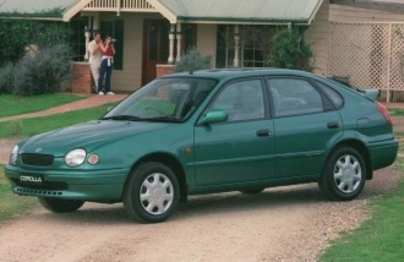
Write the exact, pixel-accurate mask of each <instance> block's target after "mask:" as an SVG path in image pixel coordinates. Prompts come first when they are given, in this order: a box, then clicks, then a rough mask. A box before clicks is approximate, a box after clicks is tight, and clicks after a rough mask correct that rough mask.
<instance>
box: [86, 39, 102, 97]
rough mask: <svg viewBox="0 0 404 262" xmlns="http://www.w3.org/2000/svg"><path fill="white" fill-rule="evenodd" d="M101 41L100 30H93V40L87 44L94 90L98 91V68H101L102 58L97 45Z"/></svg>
mask: <svg viewBox="0 0 404 262" xmlns="http://www.w3.org/2000/svg"><path fill="white" fill-rule="evenodd" d="M101 42H102V38H101V34H100V32H95V33H94V40H93V41H91V42H90V43H89V44H88V51H89V55H90V58H89V63H90V69H91V74H92V76H93V79H94V85H95V90H96V92H97V93H98V92H99V91H100V90H99V85H98V83H99V79H100V69H101V59H102V53H101V49H100V47H99V44H100V43H101Z"/></svg>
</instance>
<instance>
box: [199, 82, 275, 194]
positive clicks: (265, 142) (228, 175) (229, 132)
mask: <svg viewBox="0 0 404 262" xmlns="http://www.w3.org/2000/svg"><path fill="white" fill-rule="evenodd" d="M263 83H264V81H263V80H261V79H255V78H254V79H245V80H239V81H237V82H232V83H230V84H228V85H226V86H225V87H224V88H222V89H221V90H220V93H219V94H218V95H217V96H216V97H215V98H214V99H213V102H211V104H210V106H209V107H208V109H207V110H206V112H205V113H207V112H211V111H215V110H221V111H224V112H225V113H226V114H227V115H228V118H227V120H226V121H225V122H222V123H216V124H209V125H199V126H198V125H197V126H196V127H195V147H194V149H195V175H196V177H195V178H196V183H197V186H199V187H206V186H208V187H209V186H214V187H218V188H219V189H220V186H223V185H241V184H244V183H246V182H251V183H257V182H259V181H263V180H267V179H269V178H270V177H271V175H272V173H273V168H274V163H273V153H274V140H273V136H272V135H273V132H274V123H273V121H272V120H271V119H269V118H268V110H267V108H268V107H267V106H266V105H267V100H266V99H267V96H266V95H265V93H266V92H267V90H265V89H264V87H263Z"/></svg>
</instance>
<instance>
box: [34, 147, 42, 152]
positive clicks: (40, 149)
mask: <svg viewBox="0 0 404 262" xmlns="http://www.w3.org/2000/svg"><path fill="white" fill-rule="evenodd" d="M42 151H43V148H40V147H39V148H37V149H35V153H40V152H42Z"/></svg>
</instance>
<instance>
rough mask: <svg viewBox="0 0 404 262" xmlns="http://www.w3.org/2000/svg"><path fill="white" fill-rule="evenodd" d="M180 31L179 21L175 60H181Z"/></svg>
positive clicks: (179, 24)
mask: <svg viewBox="0 0 404 262" xmlns="http://www.w3.org/2000/svg"><path fill="white" fill-rule="evenodd" d="M181 44H182V32H181V23H178V24H177V58H176V62H177V63H178V62H179V61H181V52H182V46H181Z"/></svg>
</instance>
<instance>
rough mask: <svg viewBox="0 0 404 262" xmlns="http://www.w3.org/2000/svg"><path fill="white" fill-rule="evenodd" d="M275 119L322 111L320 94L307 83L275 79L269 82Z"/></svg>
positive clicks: (297, 80) (296, 80)
mask: <svg viewBox="0 0 404 262" xmlns="http://www.w3.org/2000/svg"><path fill="white" fill-rule="evenodd" d="M269 87H270V89H271V94H272V97H273V106H274V111H275V112H274V115H275V116H276V117H282V116H292V115H302V114H309V113H317V112H322V111H324V105H323V99H322V97H321V95H320V93H319V92H318V91H317V90H316V89H315V88H314V87H313V86H312V85H311V84H310V83H309V82H307V81H305V80H299V79H286V78H284V79H283V78H276V79H270V80H269Z"/></svg>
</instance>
